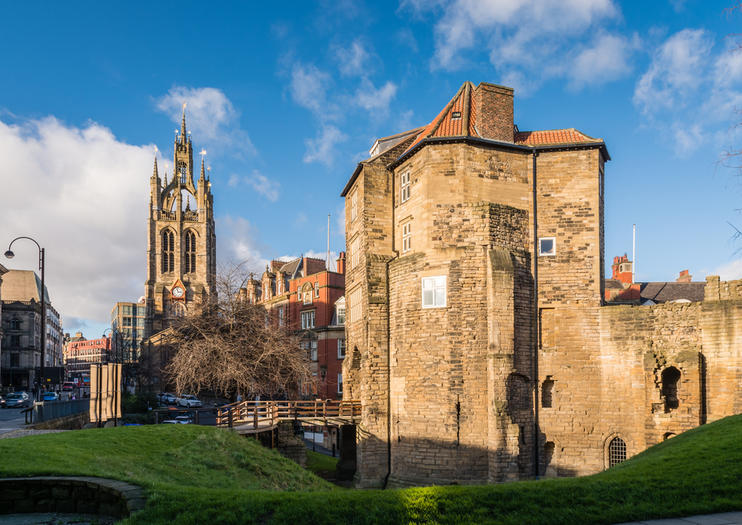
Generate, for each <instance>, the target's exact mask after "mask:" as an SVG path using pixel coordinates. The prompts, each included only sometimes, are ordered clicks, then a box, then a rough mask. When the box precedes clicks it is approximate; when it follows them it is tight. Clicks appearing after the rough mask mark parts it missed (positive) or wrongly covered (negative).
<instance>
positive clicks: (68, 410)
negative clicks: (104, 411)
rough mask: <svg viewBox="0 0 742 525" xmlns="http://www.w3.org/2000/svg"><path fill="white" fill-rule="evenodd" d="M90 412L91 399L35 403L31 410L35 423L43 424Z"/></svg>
mask: <svg viewBox="0 0 742 525" xmlns="http://www.w3.org/2000/svg"><path fill="white" fill-rule="evenodd" d="M88 410H90V399H87V398H84V399H75V400H73V401H42V402H41V403H38V402H37V403H34V406H33V408H31V409H30V412H31V413H30V414H29V415H30V416H31V420H32V422H33V423H41V422H42V421H49V420H50V419H56V418H58V417H65V416H72V415H74V414H82V413H83V412H87V411H88Z"/></svg>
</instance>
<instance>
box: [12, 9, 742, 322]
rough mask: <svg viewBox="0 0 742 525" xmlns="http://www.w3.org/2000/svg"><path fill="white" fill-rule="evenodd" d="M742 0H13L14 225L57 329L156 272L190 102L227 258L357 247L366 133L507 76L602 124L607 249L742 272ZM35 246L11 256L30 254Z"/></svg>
mask: <svg viewBox="0 0 742 525" xmlns="http://www.w3.org/2000/svg"><path fill="white" fill-rule="evenodd" d="M731 3H732V2H709V1H700V0H699V1H693V0H686V1H682V0H675V1H662V0H658V1H656V2H623V3H618V2H614V1H611V0H566V1H565V0H561V1H557V0H511V1H489V2H486V1H484V0H481V1H475V0H448V1H444V0H431V1H423V0H407V1H403V2H401V3H399V2H349V1H332V2H330V1H327V2H316V3H311V2H283V3H281V4H276V7H272V6H271V5H270V4H266V3H247V2H234V3H231V4H230V3H221V4H219V5H213V3H207V2H187V1H183V2H172V3H166V2H153V3H149V2H147V3H145V2H127V3H123V4H122V3H117V4H109V3H105V2H75V3H45V4H43V6H40V5H37V4H33V3H28V2H13V3H6V4H5V5H4V6H3V10H4V13H3V14H4V20H5V22H6V23H5V24H3V32H2V34H0V60H1V61H2V68H1V69H0V70H1V71H2V77H3V81H2V82H0V157H1V158H2V162H0V188H2V190H0V244H2V243H3V242H8V241H9V240H10V239H11V238H12V236H16V235H31V236H33V237H35V238H36V239H37V240H39V241H40V242H41V243H42V244H43V245H44V246H45V247H46V248H47V251H48V255H47V259H48V260H47V280H48V282H49V288H50V294H51V297H52V301H53V302H54V304H55V305H56V307H57V308H58V310H60V312H61V313H62V316H63V321H64V326H65V330H72V331H74V330H76V329H79V328H83V329H84V330H85V331H86V332H90V335H91V336H94V335H97V332H98V331H102V328H103V326H104V325H105V324H106V323H107V321H108V317H109V313H110V309H111V307H112V306H113V304H114V302H115V301H117V300H136V299H137V298H138V297H139V296H140V295H142V293H143V288H144V285H143V283H144V279H145V273H144V272H145V268H144V264H145V255H146V245H145V243H146V231H145V225H146V206H147V200H148V179H149V176H150V174H151V171H152V156H153V152H154V147H155V146H157V147H158V148H159V150H160V154H159V155H160V166H161V167H165V168H167V169H168V170H170V171H171V168H170V166H169V163H168V161H169V159H170V158H171V156H172V140H173V130H174V129H175V128H176V127H177V122H178V121H179V113H180V107H181V103H182V102H183V101H186V102H187V103H188V122H189V128H190V129H191V130H192V132H193V134H192V137H193V142H194V146H195V147H196V148H197V150H200V149H201V148H204V149H206V150H207V152H208V153H207V157H206V159H207V163H208V164H209V165H210V166H211V168H212V171H211V174H212V182H213V191H214V195H215V197H214V199H215V208H216V215H217V249H218V255H219V258H220V259H221V260H223V261H227V260H235V261H241V260H244V259H246V258H247V259H249V260H250V262H251V264H252V265H253V267H254V268H256V269H259V268H260V267H261V265H264V262H265V260H266V259H270V258H274V257H280V256H291V255H299V254H301V253H315V254H321V253H323V252H324V251H325V243H326V220H327V214H328V213H330V214H332V221H331V223H332V237H331V249H332V251H333V252H337V251H339V250H341V249H343V248H344V238H343V233H342V231H341V229H340V224H341V223H342V216H341V213H342V200H341V199H340V197H339V193H340V191H341V189H342V187H343V185H344V184H345V182H346V181H347V179H348V177H349V176H350V174H351V173H352V171H353V168H354V166H355V163H356V162H357V161H358V160H360V159H362V158H364V156H365V155H366V153H367V151H368V149H369V148H370V146H371V144H372V143H373V141H374V139H375V138H376V137H378V136H384V135H389V134H392V133H396V132H398V131H402V130H404V129H408V128H410V127H414V126H418V125H422V124H425V123H427V122H429V121H430V120H432V118H433V117H434V116H435V115H436V114H437V112H438V111H439V110H440V109H441V107H442V106H443V105H445V103H446V102H447V101H448V100H449V99H450V97H451V96H452V95H453V94H454V93H455V91H456V90H457V88H458V87H459V86H460V85H461V83H462V82H463V81H465V80H471V81H473V82H475V83H478V82H481V81H488V82H494V83H499V84H505V85H509V86H512V87H514V88H515V90H516V92H515V94H516V101H515V119H516V123H517V124H518V126H519V127H520V129H522V130H529V129H551V128H562V127H575V128H578V129H580V130H581V131H583V132H585V133H587V134H589V135H592V136H597V137H602V138H604V139H605V140H606V143H607V145H608V149H609V152H610V153H611V156H612V157H613V160H612V161H611V162H610V163H609V164H608V166H607V170H606V197H607V199H606V255H607V257H608V260H610V258H611V257H612V256H613V255H619V254H623V253H624V252H629V254H630V252H631V226H632V224H633V223H636V224H637V228H638V240H637V278H638V279H639V280H673V279H674V278H675V277H676V276H677V273H678V272H679V271H680V270H683V269H686V268H688V269H690V272H691V274H693V275H694V277H695V278H697V279H703V278H704V277H705V276H706V275H708V274H712V273H721V274H722V277H725V278H738V277H742V261H740V258H741V256H740V253H738V251H739V250H740V248H742V241H739V242H735V241H734V240H733V239H732V234H733V230H732V228H731V227H730V226H729V225H728V224H727V222H728V221H729V222H732V223H736V224H737V225H740V226H742V217H741V216H740V215H739V213H738V212H737V209H738V208H742V206H741V205H740V196H741V195H742V187H741V186H740V179H739V177H738V176H737V175H736V173H735V172H734V171H733V170H730V169H728V168H726V167H724V166H722V165H720V160H721V159H722V158H723V153H724V152H725V151H728V150H730V149H734V148H735V147H737V148H739V147H741V146H740V145H741V144H742V140H740V139H742V137H739V136H738V132H737V130H736V128H735V127H734V125H735V123H736V122H737V121H738V120H742V118H740V117H739V115H738V114H737V113H736V110H737V109H740V108H742V53H735V52H734V51H733V49H734V47H735V46H736V42H735V40H734V37H733V35H734V34H735V33H738V32H740V31H739V28H740V25H741V23H742V13H739V12H732V13H727V12H726V11H725V9H726V8H727V7H728V6H729V5H730V4H731ZM34 250H35V247H33V246H32V245H30V244H29V245H27V246H21V245H18V246H17V249H16V250H15V251H16V253H17V254H18V257H17V258H16V259H14V260H13V261H7V260H2V261H0V263H2V264H5V265H6V266H7V267H9V268H31V267H33V266H34V264H35V255H34Z"/></svg>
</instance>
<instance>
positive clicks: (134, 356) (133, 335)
mask: <svg viewBox="0 0 742 525" xmlns="http://www.w3.org/2000/svg"><path fill="white" fill-rule="evenodd" d="M146 320H147V307H146V305H145V303H144V301H140V302H138V303H132V302H118V303H116V306H114V307H113V309H112V310H111V328H112V329H113V331H114V333H117V334H119V336H120V341H119V342H117V344H119V345H120V346H121V348H120V351H121V359H122V361H123V362H124V363H136V362H137V361H138V359H139V355H140V353H141V349H142V340H143V339H144V327H145V324H146Z"/></svg>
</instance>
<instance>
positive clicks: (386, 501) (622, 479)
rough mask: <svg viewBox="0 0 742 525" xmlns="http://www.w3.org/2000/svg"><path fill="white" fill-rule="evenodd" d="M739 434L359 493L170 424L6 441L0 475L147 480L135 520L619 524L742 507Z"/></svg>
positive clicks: (722, 425) (221, 437) (721, 427)
mask: <svg viewBox="0 0 742 525" xmlns="http://www.w3.org/2000/svg"><path fill="white" fill-rule="evenodd" d="M96 432H97V433H98V434H96ZM740 435H742V417H740V416H736V417H732V418H727V419H725V420H722V421H718V422H716V423H712V424H709V425H705V426H704V427H702V428H698V429H695V430H693V431H690V432H687V433H685V434H683V435H680V436H678V437H675V438H673V439H671V440H669V441H666V442H664V443H662V444H660V445H657V446H656V447H653V448H651V449H649V450H647V451H645V452H644V453H642V454H640V455H638V456H636V457H634V458H633V459H631V460H629V461H627V462H625V463H623V464H621V465H619V466H617V467H615V468H613V469H611V470H610V471H607V472H603V473H601V474H597V475H595V476H590V477H585V478H579V479H560V480H544V481H535V482H520V483H509V484H503V485H492V486H468V487H462V486H453V487H426V488H416V489H405V490H388V491H374V490H369V491H360V490H330V489H329V485H328V484H327V483H325V482H324V481H322V480H320V479H319V478H317V477H315V476H314V475H312V474H310V473H309V472H307V471H304V470H302V469H298V467H297V466H296V465H293V464H292V463H291V462H288V461H287V460H283V458H280V457H278V456H277V455H276V454H275V453H273V452H272V451H269V450H266V449H262V448H259V447H258V446H257V445H256V444H255V443H254V442H253V441H251V440H245V439H241V438H239V437H238V436H235V435H232V434H229V433H228V432H225V431H220V430H217V429H204V428H199V427H188V426H186V425H183V426H178V427H176V426H164V425H163V426H159V427H136V428H127V429H103V430H93V431H81V432H69V433H65V434H55V435H46V436H31V437H27V438H21V439H13V440H5V442H2V441H0V458H2V461H0V475H3V476H10V475H32V474H34V475H36V474H53V473H54V474H87V475H97V476H107V477H114V478H118V479H126V480H129V481H132V482H134V483H140V484H142V485H144V486H145V487H147V488H148V490H149V493H150V500H149V503H148V505H147V508H146V509H145V511H143V512H142V513H140V514H137V515H136V516H134V517H132V518H130V519H129V523H137V524H139V523H162V524H171V523H184V524H190V523H193V524H196V523H227V524H228V523H235V524H237V523H297V522H301V523H328V524H329V523H358V524H362V523H451V524H453V523H456V524H461V523H505V524H519V525H520V524H525V523H528V524H562V523H563V524H575V523H618V522H622V521H630V520H639V519H649V518H659V517H673V516H683V515H691V514H700V513H707V512H721V511H727V510H734V509H742V447H740V446H739V436H740ZM101 449H103V450H101ZM96 450H99V451H100V452H93V451H96ZM204 450H206V451H207V452H208V453H206V454H204ZM91 458H94V459H91ZM320 459H321V458H320Z"/></svg>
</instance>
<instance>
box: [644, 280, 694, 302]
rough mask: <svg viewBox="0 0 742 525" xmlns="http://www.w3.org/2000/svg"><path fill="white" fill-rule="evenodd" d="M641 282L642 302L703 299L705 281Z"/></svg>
mask: <svg viewBox="0 0 742 525" xmlns="http://www.w3.org/2000/svg"><path fill="white" fill-rule="evenodd" d="M640 284H641V291H640V296H641V302H642V303H644V302H645V301H653V302H655V303H667V302H671V301H678V300H680V301H682V300H686V301H691V302H695V301H703V290H704V287H705V286H706V283H705V282H691V283H678V282H650V283H640Z"/></svg>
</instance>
